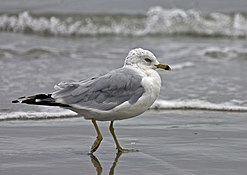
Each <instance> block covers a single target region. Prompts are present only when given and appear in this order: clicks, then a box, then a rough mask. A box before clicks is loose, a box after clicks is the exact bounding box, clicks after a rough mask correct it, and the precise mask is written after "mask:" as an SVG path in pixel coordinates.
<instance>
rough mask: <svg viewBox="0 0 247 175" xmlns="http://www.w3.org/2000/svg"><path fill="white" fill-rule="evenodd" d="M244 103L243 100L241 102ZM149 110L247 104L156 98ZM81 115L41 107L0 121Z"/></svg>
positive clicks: (231, 108)
mask: <svg viewBox="0 0 247 175" xmlns="http://www.w3.org/2000/svg"><path fill="white" fill-rule="evenodd" d="M243 103H245V102H243ZM150 109H151V110H205V111H221V112H247V106H243V104H242V105H241V104H239V103H237V104H234V103H232V102H228V103H222V104H216V103H211V102H208V101H203V100H198V99H195V100H170V101H166V100H157V101H156V102H155V103H154V104H153V105H152V106H151V108H150ZM76 117H81V116H78V115H77V114H76V113H74V112H72V111H70V110H65V109H60V108H48V110H47V109H46V108H43V110H42V111H41V112H5V113H0V121H13V120H48V119H64V118H76Z"/></svg>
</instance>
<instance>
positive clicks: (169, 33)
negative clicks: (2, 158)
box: [0, 1, 247, 120]
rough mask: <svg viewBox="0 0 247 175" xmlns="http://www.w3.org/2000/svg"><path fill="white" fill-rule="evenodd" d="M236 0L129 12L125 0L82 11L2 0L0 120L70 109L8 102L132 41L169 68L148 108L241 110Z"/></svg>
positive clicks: (114, 57)
mask: <svg viewBox="0 0 247 175" xmlns="http://www.w3.org/2000/svg"><path fill="white" fill-rule="evenodd" d="M51 3H53V1H51ZM54 3H57V2H55V1H54ZM107 3H109V2H108V1H106V4H107ZM119 3H120V2H119ZM135 3H137V2H135ZM135 3H134V4H135ZM236 3H237V2H236ZM236 3H234V5H236ZM242 3H244V2H242V1H239V2H238V4H239V5H238V6H236V7H234V6H233V7H234V8H233V9H232V10H231V11H230V10H228V8H226V7H227V5H231V3H230V2H225V4H224V5H222V6H221V7H222V8H219V9H218V11H212V9H213V7H212V8H210V6H204V7H208V8H207V9H204V8H201V5H202V4H203V2H200V1H197V3H190V4H191V7H189V6H188V3H185V2H184V3H182V2H180V1H178V2H176V3H175V2H174V3H172V2H168V1H167V2H166V3H165V4H163V7H162V6H157V5H162V3H161V2H157V3H156V4H153V3H149V5H150V6H149V7H148V8H147V7H146V5H145V7H144V6H138V8H136V9H137V10H136V11H135V10H134V9H133V6H132V5H133V4H132V5H131V4H128V3H127V2H126V3H124V4H125V6H126V8H124V7H125V6H124V7H123V9H122V10H121V11H119V12H116V11H115V10H114V9H117V7H116V8H113V7H114V6H117V4H118V3H117V2H114V3H112V4H111V3H109V4H111V5H109V7H108V10H107V9H105V10H104V8H106V6H103V7H104V8H102V9H101V8H99V7H98V5H96V4H97V2H94V1H92V2H91V3H87V4H88V6H90V8H92V7H93V5H95V10H92V11H91V12H89V11H88V10H89V9H90V8H89V9H87V10H86V8H85V7H86V6H85V2H79V1H75V2H74V3H71V4H70V5H69V6H68V8H64V6H66V4H67V2H59V4H60V6H59V7H61V8H58V6H54V8H52V5H51V6H50V7H49V8H48V6H45V4H46V2H44V4H43V5H44V6H42V4H40V3H38V2H35V1H30V3H29V4H28V3H27V4H26V3H24V4H22V5H20V8H17V7H19V6H17V2H15V1H13V3H12V4H11V3H8V2H4V3H3V7H5V8H1V9H0V10H1V11H0V38H1V40H0V66H1V69H0V75H1V76H0V81H1V86H0V90H1V93H0V99H1V101H0V105H1V106H0V119H1V120H6V119H23V118H24V119H26V118H35V117H36V118H40V117H41V118H42V117H43V118H49V117H54V116H55V117H58V118H59V117H64V116H71V115H72V116H73V115H74V113H71V112H69V111H65V110H61V109H58V108H46V107H36V106H35V107H33V106H25V105H12V104H11V101H12V100H13V99H15V98H17V97H19V96H23V95H32V94H35V93H44V92H46V93H47V92H52V91H53V86H54V85H55V84H57V83H59V82H60V81H64V80H82V79H85V78H88V77H90V76H94V75H97V74H102V73H106V72H108V71H110V70H112V69H115V68H118V67H121V66H122V65H123V61H124V59H125V57H126V55H127V54H128V52H129V51H130V50H131V49H133V48H138V47H142V48H145V49H148V50H151V51H152V52H153V53H154V54H155V55H156V56H157V58H158V59H159V61H160V62H163V63H167V64H169V65H170V66H171V67H172V69H173V71H171V72H162V71H160V72H159V73H160V76H161V78H162V84H163V85H162V89H161V93H160V97H159V100H158V101H157V102H156V103H155V104H154V106H153V107H152V108H155V109H163V110H171V109H178V110H183V109H191V110H193V109H195V110H216V111H223V112H228V111H235V112H246V111H247V100H246V96H247V91H246V89H247V80H246V75H247V71H246V66H247V51H246V46H247V42H246V37H247V15H246V11H243V9H242ZM114 4H115V5H114ZM186 4H187V6H186ZM196 4H197V5H196ZM219 4H220V2H219ZM219 4H218V5H219ZM118 5H121V3H120V4H118ZM78 6H81V7H83V8H82V9H81V11H78ZM127 6H128V7H131V8H127ZM118 7H119V6H118ZM179 7H181V8H179ZM223 7H225V8H223ZM214 8H215V7H214ZM99 9H101V10H99ZM209 9H211V10H209Z"/></svg>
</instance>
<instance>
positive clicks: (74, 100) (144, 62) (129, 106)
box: [13, 48, 171, 153]
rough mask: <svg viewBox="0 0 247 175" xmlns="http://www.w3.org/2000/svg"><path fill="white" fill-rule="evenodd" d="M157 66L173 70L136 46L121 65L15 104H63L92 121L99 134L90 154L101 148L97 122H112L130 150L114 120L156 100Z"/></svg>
mask: <svg viewBox="0 0 247 175" xmlns="http://www.w3.org/2000/svg"><path fill="white" fill-rule="evenodd" d="M158 68H161V69H164V70H171V69H170V67H169V66H168V65H166V64H161V63H159V62H158V61H157V59H156V57H155V56H154V54H153V53H151V52H150V51H148V50H144V49H141V48H138V49H133V50H131V51H130V52H129V54H128V56H127V57H126V59H125V62H124V66H123V67H122V68H119V69H116V70H112V71H110V72H109V73H107V74H105V75H102V76H95V77H92V78H89V79H86V80H82V81H73V82H61V83H59V84H58V85H56V86H55V87H54V88H55V90H56V91H55V92H53V93H51V94H38V95H34V96H28V97H21V98H19V99H18V100H14V101H13V103H26V104H34V105H48V106H60V107H63V108H66V109H70V110H72V111H74V112H76V113H78V114H80V115H82V116H84V118H85V119H89V120H91V121H92V123H93V125H94V127H95V129H96V132H97V137H96V140H95V141H94V143H93V144H92V147H91V150H90V153H93V152H95V151H96V150H97V149H98V147H99V145H100V143H101V141H102V139H103V137H102V135H101V133H100V130H99V127H98V125H97V123H96V121H97V120H98V121H110V127H109V129H110V132H111V134H112V136H113V139H114V141H115V144H116V148H117V150H118V152H127V151H128V150H127V149H123V148H122V147H121V146H120V144H119V142H118V139H117V137H116V135H115V132H114V128H113V122H114V121H115V120H123V119H128V118H132V117H135V116H137V115H139V114H142V113H143V112H145V111H146V110H147V109H148V108H149V107H150V106H151V105H152V104H153V103H154V101H155V100H156V99H157V97H158V95H159V92H160V87H161V79H160V76H159V74H158V73H157V72H156V69H158Z"/></svg>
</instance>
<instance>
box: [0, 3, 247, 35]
mask: <svg viewBox="0 0 247 175" xmlns="http://www.w3.org/2000/svg"><path fill="white" fill-rule="evenodd" d="M0 31H1V32H16V33H25V34H38V35H51V36H101V35H112V36H146V35H189V36H203V37H240V38H246V36H247V17H246V14H244V13H209V14H206V15H204V14H202V13H201V12H200V11H197V10H194V9H190V10H183V9H164V8H162V7H152V8H150V9H149V10H148V12H147V13H146V14H143V15H126V14H90V15H89V14H88V15H86V14H69V15H64V14H54V15H52V14H50V15H49V14H45V15H35V14H31V13H29V12H28V11H25V12H22V13H19V14H2V15H0Z"/></svg>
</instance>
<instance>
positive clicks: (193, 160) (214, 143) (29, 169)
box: [0, 111, 247, 175]
mask: <svg viewBox="0 0 247 175" xmlns="http://www.w3.org/2000/svg"><path fill="white" fill-rule="evenodd" d="M245 115H246V114H244V113H221V112H200V111H168V112H153V111H149V112H147V113H145V114H144V115H142V116H141V117H137V118H134V119H130V120H126V121H121V122H116V124H115V130H116V133H117V135H118V138H119V140H120V142H121V144H122V146H123V147H126V148H134V149H139V152H133V153H124V154H122V155H116V152H115V148H114V142H113V140H112V138H111V136H110V134H109V131H108V122H100V123H99V125H100V128H101V131H102V134H103V136H104V139H103V142H102V144H101V146H100V148H99V149H98V151H97V152H96V153H95V154H94V156H95V157H90V156H89V155H87V153H88V150H89V148H90V145H91V143H92V142H93V140H94V138H95V131H94V129H93V126H92V124H91V122H90V121H86V120H84V119H83V118H77V119H64V120H41V121H25V122H22V121H12V122H1V123H0V172H1V173H0V174H1V175H15V174H16V175H17V174H18V175H33V174H35V175H47V174H49V175H65V174H66V175H67V174H73V175H77V174H78V175H79V174H80V175H81V174H87V175H91V174H114V173H115V174H116V175H121V174H123V175H124V174H132V175H139V174H152V175H161V174H168V175H170V174H172V175H173V174H174V175H180V174H181V175H187V174H188V175H192V174H198V175H206V174H210V175H244V174H246V172H247V167H246V163H247V149H246V148H247V137H246V136H247V128H246V127H245V126H246V124H247V118H246V117H245Z"/></svg>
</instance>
